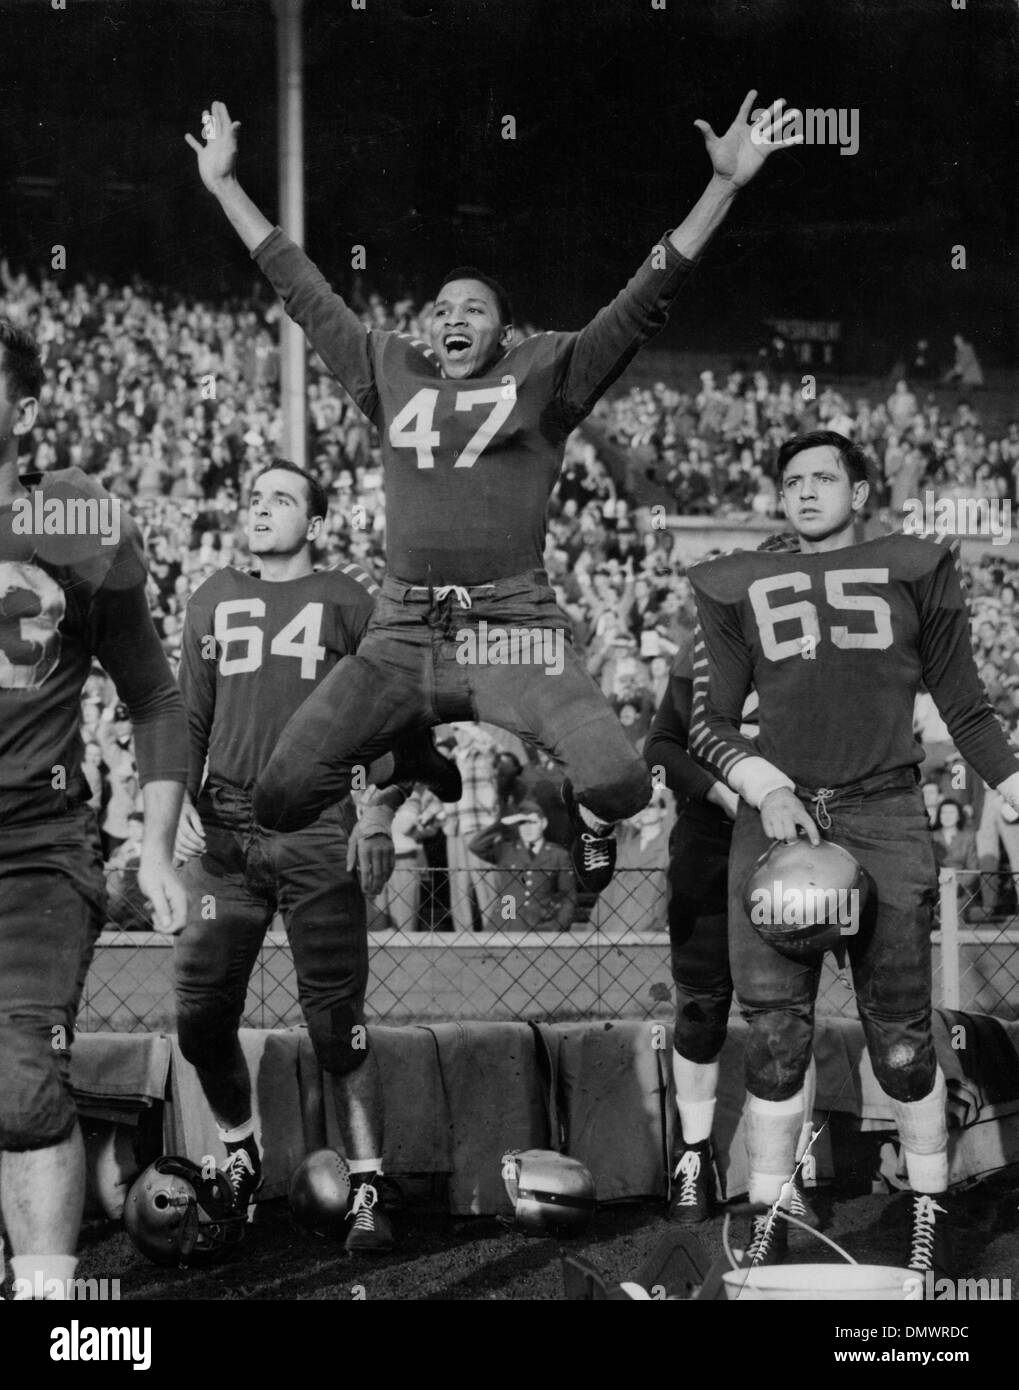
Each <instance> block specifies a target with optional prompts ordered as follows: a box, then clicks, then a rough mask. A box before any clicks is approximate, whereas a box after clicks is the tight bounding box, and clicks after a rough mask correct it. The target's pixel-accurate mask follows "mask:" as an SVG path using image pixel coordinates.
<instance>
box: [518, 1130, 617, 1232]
mask: <svg viewBox="0 0 1019 1390" xmlns="http://www.w3.org/2000/svg"><path fill="white" fill-rule="evenodd" d="M502 1179H503V1182H504V1183H505V1184H506V1191H507V1192H508V1193H509V1199H510V1201H511V1202H512V1203H513V1214H514V1217H515V1218H516V1225H517V1227H518V1228H519V1229H520V1230H523V1231H527V1232H528V1233H529V1234H531V1235H541V1236H545V1235H575V1234H576V1233H577V1232H579V1231H582V1230H583V1229H584V1227H585V1226H586V1225H587V1223H588V1222H589V1221H590V1219H591V1215H592V1213H593V1212H594V1209H595V1206H596V1202H595V1192H594V1179H593V1178H592V1176H591V1174H590V1172H589V1171H588V1170H587V1169H586V1168H585V1167H584V1165H583V1164H582V1163H581V1162H579V1160H577V1159H575V1158H569V1157H567V1155H566V1154H561V1153H556V1152H555V1150H553V1149H522V1150H521V1149H510V1150H509V1152H508V1153H505V1154H503V1157H502Z"/></svg>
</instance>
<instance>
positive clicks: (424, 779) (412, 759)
mask: <svg viewBox="0 0 1019 1390" xmlns="http://www.w3.org/2000/svg"><path fill="white" fill-rule="evenodd" d="M393 764H394V766H393V775H392V777H390V779H389V781H388V782H384V783H383V784H382V787H392V786H396V785H398V784H399V783H401V782H421V783H422V784H423V785H424V786H426V787H427V788H428V790H429V791H430V792H434V793H435V795H436V796H437V797H438V798H439V800H440V801H459V800H460V798H461V797H462V796H463V794H464V784H463V779H462V778H461V776H460V769H459V768H458V767H457V765H456V762H455V760H454V759H453V758H447V757H446V756H445V755H444V754H442V753H440V752H439V749H438V746H437V744H436V742H435V738H434V736H433V734H432V732H431V730H430V729H425V730H423V731H422V732H420V733H416V734H410V735H409V736H408V737H406V738H402V739H400V741H399V743H397V744H396V745H395V747H394V748H393ZM380 790H381V788H380Z"/></svg>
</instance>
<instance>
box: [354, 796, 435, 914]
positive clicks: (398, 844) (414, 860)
mask: <svg viewBox="0 0 1019 1390" xmlns="http://www.w3.org/2000/svg"><path fill="white" fill-rule="evenodd" d="M445 815H446V811H445V807H444V806H443V803H442V802H441V801H440V800H439V799H438V797H437V796H435V794H434V793H433V792H431V791H429V790H428V788H427V787H415V788H414V791H413V792H412V794H411V795H410V796H409V797H408V798H407V800H406V801H405V802H404V803H403V805H402V806H401V807H400V808H399V809H398V810H397V811H396V813H395V815H394V816H393V824H392V836H393V854H394V856H395V863H394V866H393V872H392V873H391V874H390V876H389V878H388V880H387V881H386V884H385V887H384V888H383V889H382V892H381V893H379V894H378V895H377V896H376V898H375V900H374V905H375V908H376V910H377V912H378V913H379V914H380V917H381V919H382V920H381V923H373V924H372V930H375V931H377V930H379V927H380V925H381V926H386V927H392V928H393V929H394V930H396V931H404V932H412V931H415V930H417V927H418V911H419V908H420V906H421V887H422V883H423V881H424V877H425V871H426V869H427V868H428V860H427V859H426V857H425V852H424V849H423V848H422V844H423V842H424V841H425V840H426V839H430V838H431V837H432V836H434V835H437V834H438V833H439V831H440V830H441V828H442V824H443V821H444V820H445Z"/></svg>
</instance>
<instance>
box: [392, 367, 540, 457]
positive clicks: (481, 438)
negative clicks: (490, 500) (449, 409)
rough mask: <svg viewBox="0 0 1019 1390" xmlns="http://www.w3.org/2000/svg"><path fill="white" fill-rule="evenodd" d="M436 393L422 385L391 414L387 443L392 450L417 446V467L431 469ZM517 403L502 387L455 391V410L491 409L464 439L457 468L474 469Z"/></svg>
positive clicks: (435, 439)
mask: <svg viewBox="0 0 1019 1390" xmlns="http://www.w3.org/2000/svg"><path fill="white" fill-rule="evenodd" d="M438 399H439V393H438V391H436V390H435V388H434V387H433V386H423V387H422V388H421V390H420V391H418V393H417V394H416V395H415V396H412V397H411V399H410V400H409V401H408V402H407V404H406V405H405V406H404V407H403V409H402V410H401V411H400V412H399V413H398V414H397V415H394V417H393V420H392V423H391V424H390V426H389V442H390V444H392V446H393V448H394V449H416V450H417V462H418V467H419V468H434V467H435V458H434V456H433V453H432V450H433V449H436V448H438V446H439V443H440V439H439V431H438V430H436V429H433V428H432V423H433V419H434V416H435V406H436V403H437V401H438ZM515 402H516V395H515V393H514V392H513V391H507V389H506V388H505V387H504V386H485V387H481V388H479V389H478V390H476V391H458V392H457V393H456V407H455V408H456V409H457V410H473V409H474V407H475V406H478V405H490V406H491V407H492V408H491V410H490V411H489V412H488V414H487V415H486V416H485V418H484V420H482V422H481V424H480V425H479V426H478V428H477V429H476V430H475V432H474V433H473V434H472V435H471V437H470V439H469V440H468V441H467V444H466V445H465V447H464V449H463V452H462V453H461V455H460V457H459V458H458V459H457V461H456V467H457V468H473V467H474V465H475V463H477V461H478V459H479V458H480V456H481V452H482V450H483V449H485V448H486V447H487V446H488V445H489V444H491V442H492V440H493V439H494V438H495V436H496V434H497V433H498V432H499V429H500V427H501V426H502V425H504V424H505V423H506V421H507V420H508V419H509V417H510V414H511V412H512V410H513V406H514V404H515Z"/></svg>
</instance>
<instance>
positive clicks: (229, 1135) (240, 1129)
mask: <svg viewBox="0 0 1019 1390" xmlns="http://www.w3.org/2000/svg"><path fill="white" fill-rule="evenodd" d="M254 1132H255V1121H254V1118H253V1117H249V1118H248V1119H246V1120H244V1121H243V1123H241V1124H239V1125H238V1126H237V1127H236V1129H224V1128H223V1126H222V1125H217V1126H216V1133H217V1134H218V1135H219V1137H220V1139H222V1141H223V1143H224V1144H243V1143H244V1141H245V1139H250V1138H251V1136H252V1135H253V1134H254Z"/></svg>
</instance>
